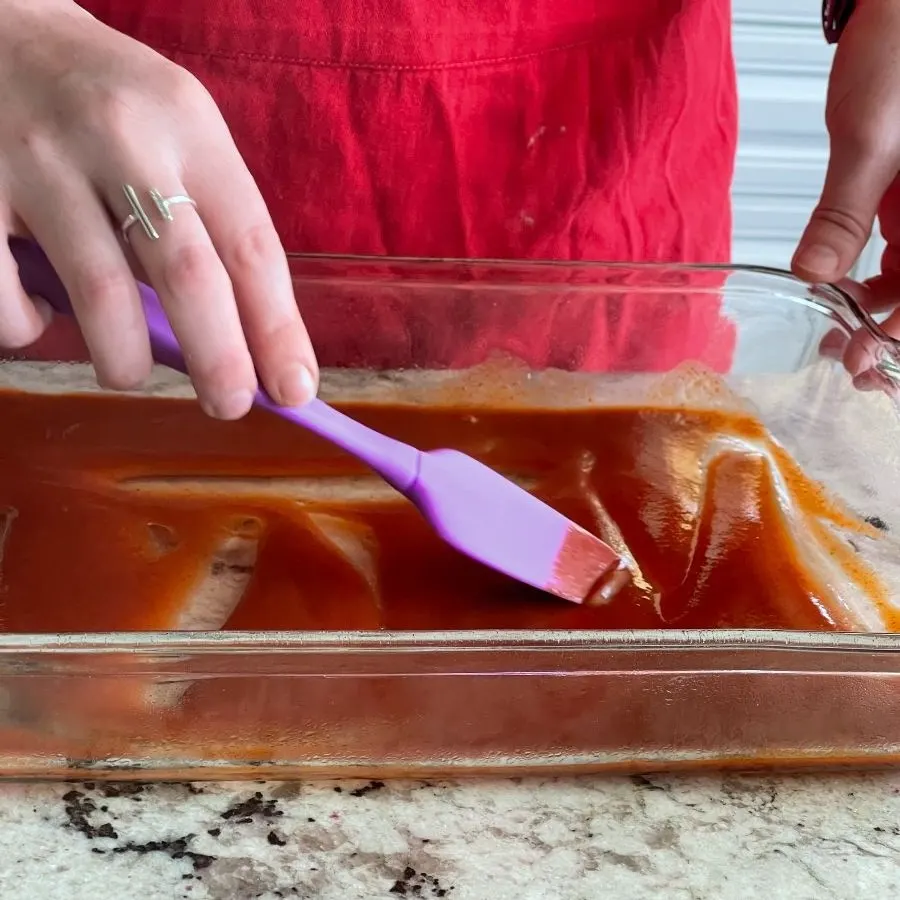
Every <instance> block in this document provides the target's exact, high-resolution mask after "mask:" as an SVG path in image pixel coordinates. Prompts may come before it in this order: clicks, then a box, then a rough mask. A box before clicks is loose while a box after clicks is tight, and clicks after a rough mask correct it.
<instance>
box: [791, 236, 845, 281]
mask: <svg viewBox="0 0 900 900" xmlns="http://www.w3.org/2000/svg"><path fill="white" fill-rule="evenodd" d="M795 263H796V265H798V266H800V267H801V268H803V269H805V270H806V271H807V272H812V273H814V274H815V275H817V276H819V277H821V278H822V279H823V280H824V279H828V278H833V277H834V274H835V273H836V269H837V267H838V264H839V263H840V259H839V257H838V255H837V252H836V251H835V250H834V249H833V248H832V247H829V246H827V245H826V244H812V245H811V246H809V247H804V248H803V249H802V250H801V251H800V252H799V253H798V254H797V259H796V260H795Z"/></svg>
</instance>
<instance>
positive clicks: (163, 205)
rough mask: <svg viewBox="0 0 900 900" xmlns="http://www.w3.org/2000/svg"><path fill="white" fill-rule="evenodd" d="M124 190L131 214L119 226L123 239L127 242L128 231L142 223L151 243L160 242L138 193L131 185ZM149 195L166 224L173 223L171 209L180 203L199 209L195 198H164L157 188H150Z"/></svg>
mask: <svg viewBox="0 0 900 900" xmlns="http://www.w3.org/2000/svg"><path fill="white" fill-rule="evenodd" d="M122 190H123V191H125V196H126V197H127V198H128V202H129V204H130V205H131V213H130V214H129V215H128V216H127V218H126V219H125V220H124V221H123V222H122V224H121V225H120V226H119V231H120V232H121V233H122V237H123V238H125V240H126V241H127V240H128V229H129V228H131V226H132V225H137V224H138V223H140V226H141V228H143V229H144V234H146V235H147V237H148V238H150V240H151V241H158V240H159V232H158V231H157V230H156V228H155V227H154V225H153V222H152V221H151V220H150V216H149V215H148V214H147V211H146V210H145V209H144V207H143V206H141V200H140V197H138V194H137V191H136V190H135V189H134V188H133V187H132V186H131V185H130V184H125V185H122ZM147 193H148V194H149V195H150V199H151V200H152V201H153V205H154V206H155V207H156V210H157V212H158V213H159V214H160V216H161V217H162V219H163V221H165V222H171V221H173V219H174V216H173V215H172V212H171V208H172V207H173V206H177V205H178V204H179V203H189V204H190V205H191V206H193V207H194V209H196V208H197V204H196V202H195V201H194V200H193V198H191V197H188V195H187V194H175V195H174V196H172V197H163V195H162V194H161V193H160V192H159V191H158V190H156V189H155V188H150V190H149V191H148V192H147Z"/></svg>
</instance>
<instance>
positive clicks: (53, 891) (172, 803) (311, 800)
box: [0, 773, 900, 900]
mask: <svg viewBox="0 0 900 900" xmlns="http://www.w3.org/2000/svg"><path fill="white" fill-rule="evenodd" d="M0 796H2V804H0V896H2V897H3V898H4V900H5V898H10V900H18V898H38V900H56V898H60V900H63V898H65V900H81V898H89V900H103V898H115V900H119V898H122V900H125V898H140V900H155V898H161V900H162V898H166V900H172V898H184V900H245V898H261V900H276V898H315V900H353V898H385V900H391V898H394V897H420V898H436V897H447V898H453V900H482V898H485V900H486V898H491V900H543V898H555V900H596V898H600V900H602V898H611V900H631V898H634V900H643V898H653V900H658V898H673V900H731V898H734V900H753V898H764V900H780V898H785V900H828V898H847V900H855V898H859V897H866V898H867V900H873V898H885V900H887V898H896V897H897V896H900V773H895V774H891V773H887V774H886V773H870V774H838V775H802V776H744V775H714V776H708V777H707V776H704V777H695V776H691V777H675V776H650V777H643V776H641V777H633V778H626V777H615V778H581V779H557V780H540V781H539V780H522V781H490V782H468V783H407V782H400V783H388V784H382V783H381V782H360V783H354V782H346V783H344V782H342V783H340V784H336V783H327V784H324V783H319V784H302V783H297V784H279V783H253V782H247V783H230V784H193V785H191V784H188V785H148V784H134V785H130V784H102V783H87V784H67V785H0Z"/></svg>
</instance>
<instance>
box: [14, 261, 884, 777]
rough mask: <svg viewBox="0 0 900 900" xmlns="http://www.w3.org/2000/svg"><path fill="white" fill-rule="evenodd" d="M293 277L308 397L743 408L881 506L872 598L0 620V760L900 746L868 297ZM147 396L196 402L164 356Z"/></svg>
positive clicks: (474, 265) (616, 271) (586, 275)
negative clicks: (771, 610) (796, 606)
mask: <svg viewBox="0 0 900 900" xmlns="http://www.w3.org/2000/svg"><path fill="white" fill-rule="evenodd" d="M292 268H293V274H294V284H295V289H296V293H297V297H298V301H299V303H300V304H301V307H302V308H303V311H304V314H305V317H306V319H307V322H308V324H309V327H310V330H311V333H312V336H313V339H314V341H315V343H316V345H317V347H318V348H319V352H320V358H321V361H322V363H323V367H324V368H323V382H322V385H323V387H322V396H323V397H324V398H325V399H330V400H341V399H346V398H348V397H352V398H354V399H356V400H357V401H360V400H361V401H363V402H364V401H365V400H366V398H369V399H375V400H377V398H379V397H382V398H383V397H385V396H389V397H390V398H392V399H393V400H396V399H397V398H401V400H403V402H409V403H419V404H421V403H424V404H429V403H432V402H436V401H435V398H436V397H439V396H440V397H445V398H446V397H452V398H455V401H454V402H458V401H459V398H460V397H464V398H465V402H466V403H467V404H469V405H470V406H471V408H473V409H477V408H478V404H479V403H488V402H490V403H496V402H497V397H498V396H502V397H505V398H506V399H505V400H504V402H505V403H506V404H508V405H509V406H510V407H516V406H517V405H528V404H537V405H539V406H547V405H550V406H554V407H556V406H559V407H563V408H567V407H568V406H572V407H580V406H582V405H584V404H588V405H590V404H592V403H603V402H607V399H608V398H609V397H621V396H626V395H627V396H632V395H634V396H637V395H638V394H639V395H641V396H644V395H646V394H647V392H648V391H649V392H651V393H653V392H655V393H654V396H655V397H656V398H657V401H659V398H660V397H662V396H663V395H665V396H666V397H667V398H668V399H667V400H666V401H665V402H668V403H671V404H673V405H675V406H678V405H679V404H685V403H686V404H689V405H691V406H692V408H693V407H694V406H696V405H697V404H698V403H699V404H701V405H702V404H708V405H710V406H711V407H716V406H717V405H720V404H722V403H723V402H724V403H726V404H728V403H733V402H739V403H749V404H751V405H752V408H753V410H754V411H755V413H756V414H757V415H758V416H759V418H760V419H761V420H762V421H763V422H764V424H765V425H766V426H767V428H768V429H769V431H770V433H771V434H772V435H773V437H774V438H775V439H776V440H777V441H778V442H779V444H780V445H781V446H782V447H784V448H785V450H786V451H787V452H788V453H790V454H791V456H792V457H793V458H794V459H796V460H797V461H798V462H799V463H800V464H801V465H802V467H803V469H804V471H806V472H807V473H808V474H810V475H811V476H812V477H814V478H815V479H817V480H818V481H819V482H821V483H822V484H823V485H824V487H825V489H826V490H827V491H828V492H829V493H830V494H831V495H833V496H835V497H837V498H838V499H839V500H840V502H841V503H842V504H844V505H845V506H846V507H847V508H849V509H852V510H854V511H855V513H857V514H858V515H859V516H861V517H864V518H865V519H866V520H867V521H869V522H874V523H877V527H878V530H879V532H880V535H879V536H878V539H877V540H876V539H874V538H871V537H869V538H866V539H863V538H859V540H858V541H857V543H856V544H854V551H855V552H858V553H859V554H860V556H861V557H862V558H863V559H864V561H865V562H866V564H868V565H871V566H873V567H874V568H875V569H876V570H877V572H878V574H879V577H881V578H882V579H883V582H884V584H885V585H886V586H887V592H888V595H889V596H888V603H887V604H886V605H883V606H882V607H881V608H879V609H875V608H874V607H872V606H871V605H869V606H867V605H866V604H865V603H862V602H861V601H860V598H859V597H857V596H855V595H854V593H853V590H852V584H851V585H850V588H851V589H850V590H848V589H847V586H846V585H844V586H840V585H838V586H837V587H835V590H836V591H838V593H839V594H840V596H841V597H842V598H843V602H845V604H846V607H847V611H848V612H847V614H848V619H847V621H848V622H851V623H852V624H851V625H850V626H848V627H847V628H846V629H844V630H841V631H834V632H821V633H818V632H806V631H763V630H750V629H747V630H734V629H729V630H717V631H714V630H678V629H669V630H650V631H647V630H642V631H584V630H581V631H573V630H560V629H557V630H549V631H536V630H531V631H528V630H491V631H487V630H481V631H443V632H421V631H419V632H412V631H407V632H379V631H375V632H372V631H369V632H333V631H331V632H329V631H319V632H281V631H279V632H275V631H270V632H246V631H229V632H223V631H203V630H198V629H199V628H201V627H203V626H202V623H201V624H200V625H198V624H197V623H194V624H193V625H185V626H184V628H185V630H182V631H165V632H134V633H125V632H111V633H65V634H59V633H54V634H18V633H17V634H11V633H4V634H0V777H8V778H26V777H36V778H66V779H70V778H80V777H90V778H104V777H109V778H136V779H173V778H191V779H198V778H233V777H254V778H255V777H277V778H285V777H308V776H314V775H316V776H318V775H324V776H345V775H352V776H377V777H385V776H394V775H396V776H425V775H428V776H435V775H463V774H476V773H495V774H497V773H499V774H512V773H516V774H521V773H528V772H530V773H550V772H565V771H600V770H616V771H635V772H636V771H640V770H648V769H656V770H658V769H672V768H682V767H696V766H740V767H748V766H803V765H816V766H833V765H881V764H890V763H893V762H894V761H896V760H897V759H900V715H898V713H900V635H897V634H894V633H891V632H892V631H894V630H895V628H894V626H893V624H892V623H893V622H894V621H895V619H894V615H895V612H896V610H895V603H898V604H900V576H898V572H897V571H895V569H896V567H897V565H898V561H900V552H898V550H900V545H897V543H896V541H895V538H894V537H893V535H894V534H896V533H898V529H900V457H898V448H900V417H898V414H897V407H896V402H895V391H894V385H895V383H896V379H897V377H898V373H900V348H898V345H897V344H896V343H895V342H894V341H892V340H890V339H889V338H887V337H885V336H884V335H883V334H882V333H881V331H880V330H879V328H878V326H877V324H876V323H875V321H874V320H873V319H872V318H871V317H870V316H869V315H868V314H867V313H866V312H865V311H864V309H863V308H862V306H861V303H860V302H859V301H860V300H861V299H864V298H863V295H862V294H861V289H859V288H857V287H853V288H852V289H851V288H843V287H836V286H815V287H814V286H809V285H806V284H803V283H801V282H799V281H797V280H796V279H794V278H792V277H791V276H789V275H787V274H785V273H781V272H778V271H774V270H764V269H749V268H740V267H731V268H728V267H692V266H653V265H627V264H600V263H598V264H577V265H576V264H556V263H521V264H519V263H515V264H514V263H499V262H454V261H436V260H435V261H412V260H377V259H359V258H335V257H298V258H294V259H293V260H292ZM336 321H337V322H339V323H340V328H338V329H336V328H335V325H334V323H335V322H336ZM848 346H850V347H851V348H852V347H856V348H860V347H861V348H863V349H864V352H865V354H866V356H867V359H868V360H869V365H870V368H869V369H868V371H867V373H866V374H865V375H864V376H858V377H856V378H855V379H854V378H851V377H850V375H849V374H848V373H847V371H846V368H845V366H844V365H843V361H842V360H843V358H844V354H845V353H846V350H847V347H848ZM709 373H719V374H720V375H721V379H720V380H716V379H714V380H712V381H711V380H710V378H709ZM661 384H662V385H664V386H665V391H663V393H660V392H659V390H658V388H659V386H660V385H661ZM711 384H712V385H714V386H715V389H714V390H710V385H711ZM0 388H4V389H15V390H18V391H30V392H34V393H81V392H92V391H96V390H97V388H96V387H94V385H93V382H92V378H91V374H90V370H89V368H88V367H87V366H86V365H84V364H79V363H66V364H59V363H41V362H35V361H23V360H14V361H8V362H5V363H2V364H0ZM147 392H148V393H151V394H154V395H162V396H172V397H182V398H184V397H189V396H190V388H189V386H188V385H187V384H186V383H185V382H184V380H183V379H180V378H179V377H176V376H174V375H171V374H170V373H165V372H157V373H155V375H154V380H153V382H152V384H151V385H149V386H148V388H147ZM623 392H624V393H623ZM635 392H636V393H635ZM404 398H405V399H404ZM660 402H662V401H660ZM14 442H15V434H8V435H5V436H4V443H6V445H7V446H12V445H13V444H14ZM0 455H2V450H0ZM0 500H2V498H0ZM0 505H2V504H0ZM0 538H2V535H0ZM2 544H3V542H2V539H0V547H2ZM0 562H2V553H0ZM833 574H834V573H832V575H833ZM115 602H116V598H115V597H110V598H109V603H110V604H114V603H115ZM424 602H427V597H423V603H424ZM0 610H2V569H0ZM192 628H193V629H195V630H190V629H192Z"/></svg>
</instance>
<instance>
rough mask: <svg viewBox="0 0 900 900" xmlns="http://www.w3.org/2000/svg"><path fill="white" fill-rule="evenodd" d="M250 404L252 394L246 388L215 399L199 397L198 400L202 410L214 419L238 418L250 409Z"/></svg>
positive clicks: (251, 402) (251, 403)
mask: <svg viewBox="0 0 900 900" xmlns="http://www.w3.org/2000/svg"><path fill="white" fill-rule="evenodd" d="M252 405H253V394H252V392H251V391H246V390H240V391H234V392H233V393H231V394H226V395H225V396H224V397H217V398H215V399H207V398H201V400H200V406H201V407H202V408H203V411H204V412H205V413H206V414H207V415H208V416H212V418H214V419H227V420H231V419H240V418H241V417H242V416H245V415H246V414H247V413H248V412H249V411H250V407H251V406H252Z"/></svg>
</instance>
